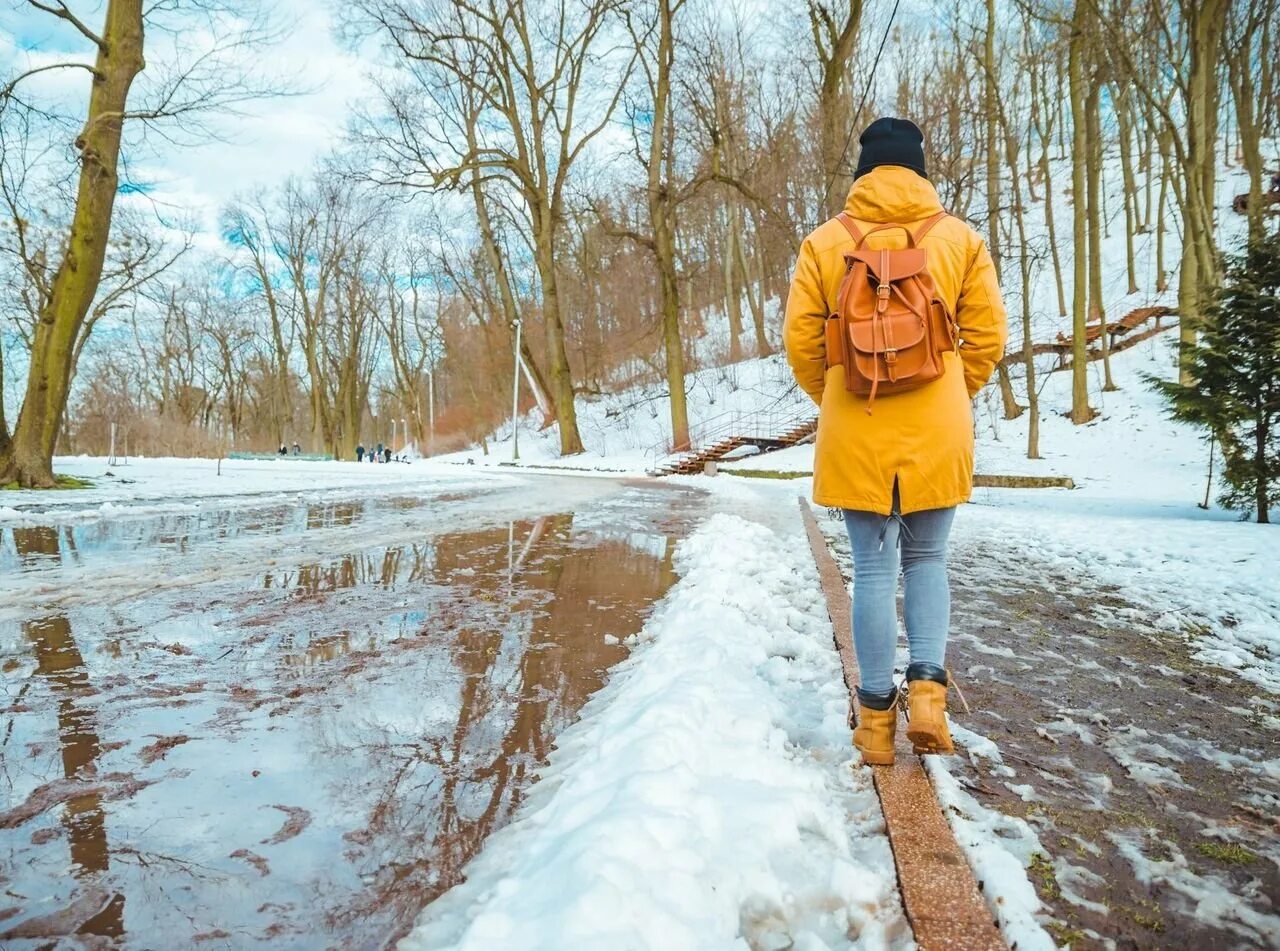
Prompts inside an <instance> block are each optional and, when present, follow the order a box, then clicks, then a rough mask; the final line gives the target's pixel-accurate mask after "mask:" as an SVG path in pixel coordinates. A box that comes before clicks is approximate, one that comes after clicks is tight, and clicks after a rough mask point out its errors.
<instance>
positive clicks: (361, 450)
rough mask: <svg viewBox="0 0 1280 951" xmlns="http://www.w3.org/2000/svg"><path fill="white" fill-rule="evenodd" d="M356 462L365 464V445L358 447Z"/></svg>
mask: <svg viewBox="0 0 1280 951" xmlns="http://www.w3.org/2000/svg"><path fill="white" fill-rule="evenodd" d="M356 462H364V443H361V444H360V445H358V446H356Z"/></svg>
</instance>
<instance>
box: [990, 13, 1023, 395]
mask: <svg viewBox="0 0 1280 951" xmlns="http://www.w3.org/2000/svg"><path fill="white" fill-rule="evenodd" d="M995 34H996V2H995V0H987V29H986V36H985V38H984V41H983V47H982V50H983V55H982V65H983V72H984V74H985V76H986V116H985V117H984V118H985V121H986V139H987V142H986V146H987V163H986V164H987V247H988V249H990V251H991V261H992V263H993V264H995V266H996V279H997V280H1001V281H1002V280H1003V279H1004V273H1003V271H1002V270H1001V267H1000V264H1001V260H1002V258H1003V254H1002V253H1001V250H1000V148H999V146H998V144H997V131H998V130H997V125H996V108H997V107H996V97H997V96H999V95H1000V92H999V90H998V89H997V88H996V39H995ZM1000 369H1001V371H1002V372H1004V375H1005V376H1006V377H1007V376H1008V373H1007V372H1005V371H1004V367H1003V366H1001V368H1000ZM1004 388H1005V383H1004V382H1003V381H1002V382H1001V384H1000V389H1001V392H1003V391H1004ZM1009 391H1010V392H1011V393H1012V391H1013V388H1012V387H1009ZM1015 405H1016V404H1015ZM1019 412H1021V410H1019ZM1012 418H1013V417H1011V416H1010V415H1009V404H1008V402H1006V403H1005V419H1012Z"/></svg>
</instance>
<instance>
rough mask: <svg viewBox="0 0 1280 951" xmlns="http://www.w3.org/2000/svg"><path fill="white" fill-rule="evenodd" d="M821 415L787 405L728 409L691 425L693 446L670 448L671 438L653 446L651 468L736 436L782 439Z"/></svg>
mask: <svg viewBox="0 0 1280 951" xmlns="http://www.w3.org/2000/svg"><path fill="white" fill-rule="evenodd" d="M817 418H818V414H817V411H816V410H807V409H799V408H797V407H795V406H786V407H781V408H778V409H772V410H766V411H765V412H762V413H753V412H748V411H744V410H728V411H726V412H723V413H719V414H717V415H715V416H711V417H708V418H707V419H702V420H699V421H697V422H696V423H693V424H691V425H690V426H689V446H690V448H689V449H687V450H684V451H682V452H672V451H671V440H670V439H669V438H667V439H663V441H662V442H660V443H657V444H655V445H653V446H650V447H649V449H648V450H647V451H646V453H645V455H646V457H647V459H648V463H649V465H648V468H649V470H650V471H653V470H655V469H659V468H664V467H666V466H671V465H677V464H679V463H680V462H681V461H683V460H685V459H688V458H689V457H691V456H694V455H697V454H698V453H700V452H704V451H705V450H707V449H710V448H711V447H713V446H715V445H716V444H717V443H719V442H723V441H724V440H726V439H732V438H734V437H739V438H742V439H743V440H745V441H748V442H749V441H751V440H753V439H779V438H781V437H782V436H785V435H786V434H787V433H789V432H791V431H792V430H795V429H798V428H800V427H801V426H806V425H809V424H811V423H813V422H814V421H815V420H816V419H817Z"/></svg>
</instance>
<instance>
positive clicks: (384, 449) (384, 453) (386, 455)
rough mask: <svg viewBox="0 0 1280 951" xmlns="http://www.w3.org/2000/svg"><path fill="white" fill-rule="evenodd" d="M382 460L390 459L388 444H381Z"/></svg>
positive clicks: (387, 460)
mask: <svg viewBox="0 0 1280 951" xmlns="http://www.w3.org/2000/svg"><path fill="white" fill-rule="evenodd" d="M382 461H383V462H390V461H391V447H390V446H383V447H382Z"/></svg>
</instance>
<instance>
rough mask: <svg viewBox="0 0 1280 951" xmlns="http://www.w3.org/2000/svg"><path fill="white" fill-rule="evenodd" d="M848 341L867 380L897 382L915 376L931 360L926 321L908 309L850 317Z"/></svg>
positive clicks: (855, 359) (859, 369)
mask: <svg viewBox="0 0 1280 951" xmlns="http://www.w3.org/2000/svg"><path fill="white" fill-rule="evenodd" d="M846 326H847V327H848V328H849V343H850V345H851V351H852V353H853V358H854V362H855V363H856V365H857V368H858V371H859V372H860V373H861V374H862V375H863V376H864V377H866V378H867V379H868V380H877V379H879V380H884V381H886V382H890V383H893V382H896V381H898V380H901V379H906V378H910V377H913V376H915V375H916V374H918V373H919V372H920V371H921V370H922V369H924V368H925V366H926V365H927V364H929V363H930V362H931V361H932V358H933V354H932V352H931V351H930V348H929V347H927V346H920V344H921V343H922V342H923V341H924V339H925V332H926V331H925V322H924V320H922V319H921V318H920V317H919V316H918V315H917V314H913V313H912V312H911V311H909V310H892V311H890V312H888V313H886V314H885V315H884V316H882V317H877V318H875V319H873V320H851V321H849V322H848V323H847V324H846Z"/></svg>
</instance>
